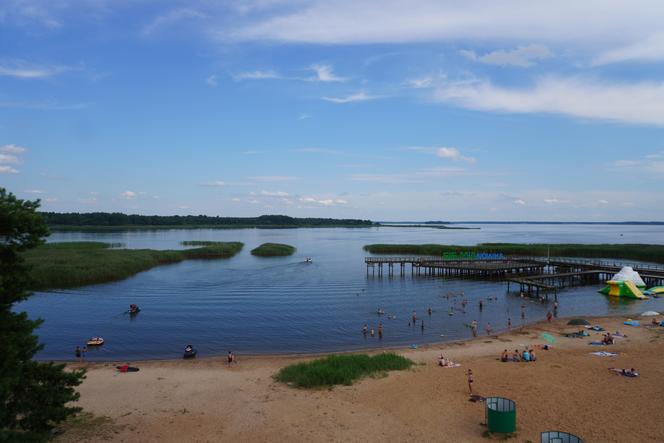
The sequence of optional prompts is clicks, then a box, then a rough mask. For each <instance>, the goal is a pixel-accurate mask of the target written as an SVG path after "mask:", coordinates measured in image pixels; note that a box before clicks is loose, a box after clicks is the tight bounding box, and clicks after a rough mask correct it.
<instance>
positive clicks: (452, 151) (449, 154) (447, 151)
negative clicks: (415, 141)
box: [436, 148, 475, 163]
mask: <svg viewBox="0 0 664 443" xmlns="http://www.w3.org/2000/svg"><path fill="white" fill-rule="evenodd" d="M436 155H437V156H438V157H441V158H446V159H449V160H454V161H464V162H468V163H475V157H466V156H464V155H461V152H459V150H458V149H457V148H437V149H436Z"/></svg>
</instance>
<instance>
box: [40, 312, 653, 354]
mask: <svg viewBox="0 0 664 443" xmlns="http://www.w3.org/2000/svg"><path fill="white" fill-rule="evenodd" d="M640 317H641V316H640V315H635V316H633V317H628V316H626V315H624V314H614V315H599V316H591V315H575V316H566V317H556V318H554V320H553V321H552V323H551V324H554V323H560V322H563V321H565V322H567V321H569V320H571V319H573V318H584V319H586V320H588V321H589V322H591V324H592V321H594V320H598V321H601V320H605V319H611V320H616V319H618V318H625V319H628V318H640ZM644 318H647V319H650V318H651V317H644ZM662 318H663V319H664V313H662ZM547 324H549V323H548V322H547V321H546V320H538V321H536V322H532V323H524V324H523V326H517V327H513V328H512V329H511V330H508V329H501V330H498V331H495V332H496V333H494V334H491V335H486V334H481V333H479V332H478V336H477V337H468V338H465V339H457V340H450V341H445V340H441V341H434V342H429V343H423V344H418V345H417V348H415V349H413V348H411V347H410V346H404V345H394V346H384V347H367V348H359V349H352V350H345V351H324V352H302V353H293V352H287V353H283V354H261V353H257V354H254V353H242V354H240V357H241V358H242V359H243V360H247V359H251V360H256V359H262V358H265V359H269V360H274V359H284V360H302V359H313V358H321V357H327V356H329V355H344V354H372V355H373V354H377V353H381V352H395V353H405V352H417V351H426V350H429V349H430V348H431V347H437V348H440V347H445V346H447V345H457V346H463V345H466V344H469V343H473V342H474V341H479V340H482V339H498V338H500V337H501V336H502V335H507V334H514V333H517V334H518V333H519V332H520V331H526V330H533V329H536V328H537V327H538V326H545V325H547ZM570 327H574V326H572V325H570ZM579 327H581V328H582V326H579ZM225 360H226V354H215V355H209V356H203V357H199V356H196V358H195V359H192V360H185V359H183V358H182V357H180V358H148V359H137V360H132V359H120V360H91V361H85V362H84V363H85V364H87V365H90V366H93V365H109V364H116V363H127V362H130V363H132V364H134V363H136V364H150V363H165V362H180V361H183V362H193V361H212V362H216V361H224V362H225ZM37 361H40V362H43V363H47V362H53V363H56V364H66V365H73V364H77V365H78V364H79V362H78V361H77V360H76V359H66V360H52V359H43V360H42V359H38V360H37Z"/></svg>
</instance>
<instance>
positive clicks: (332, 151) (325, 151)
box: [295, 148, 344, 155]
mask: <svg viewBox="0 0 664 443" xmlns="http://www.w3.org/2000/svg"><path fill="white" fill-rule="evenodd" d="M295 152H302V153H306V154H330V155H341V154H344V153H343V152H342V151H338V150H336V149H326V148H299V149H296V150H295Z"/></svg>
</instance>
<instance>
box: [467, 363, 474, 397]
mask: <svg viewBox="0 0 664 443" xmlns="http://www.w3.org/2000/svg"><path fill="white" fill-rule="evenodd" d="M467 375H468V392H469V393H470V395H473V371H472V369H468V374H467Z"/></svg>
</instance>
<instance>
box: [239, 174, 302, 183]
mask: <svg viewBox="0 0 664 443" xmlns="http://www.w3.org/2000/svg"><path fill="white" fill-rule="evenodd" d="M247 178H248V179H249V180H254V181H257V182H285V181H291V180H297V179H298V177H292V176H289V175H256V176H254V177H247Z"/></svg>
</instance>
